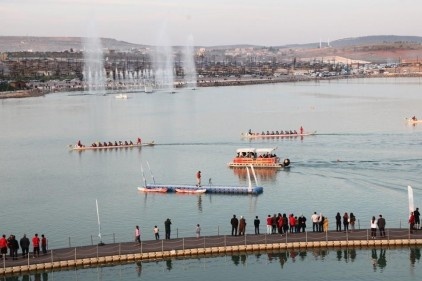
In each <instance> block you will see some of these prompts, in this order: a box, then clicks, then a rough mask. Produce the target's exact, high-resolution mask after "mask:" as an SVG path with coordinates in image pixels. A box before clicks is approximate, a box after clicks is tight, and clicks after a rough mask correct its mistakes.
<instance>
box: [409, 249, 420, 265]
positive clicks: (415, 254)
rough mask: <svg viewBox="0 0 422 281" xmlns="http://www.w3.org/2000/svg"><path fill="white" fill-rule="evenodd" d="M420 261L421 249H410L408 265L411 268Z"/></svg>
mask: <svg viewBox="0 0 422 281" xmlns="http://www.w3.org/2000/svg"><path fill="white" fill-rule="evenodd" d="M420 259H421V249H419V248H413V249H412V248H411V249H410V263H411V265H412V266H414V265H415V263H416V261H418V262H419V261H420Z"/></svg>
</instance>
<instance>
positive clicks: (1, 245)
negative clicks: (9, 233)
mask: <svg viewBox="0 0 422 281" xmlns="http://www.w3.org/2000/svg"><path fill="white" fill-rule="evenodd" d="M0 253H1V256H2V258H3V259H6V260H7V258H6V254H7V239H6V235H5V234H3V236H2V237H1V238H0Z"/></svg>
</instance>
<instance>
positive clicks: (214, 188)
mask: <svg viewBox="0 0 422 281" xmlns="http://www.w3.org/2000/svg"><path fill="white" fill-rule="evenodd" d="M145 187H146V188H147V189H155V188H167V190H168V192H176V189H182V190H190V191H195V190H201V189H205V190H206V193H220V194H253V195H258V194H261V193H262V192H263V191H264V188H263V187H262V186H252V187H248V186H229V185H201V186H197V185H189V184H171V185H168V184H146V185H145Z"/></svg>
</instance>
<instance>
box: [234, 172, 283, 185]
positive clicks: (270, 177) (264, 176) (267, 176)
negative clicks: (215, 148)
mask: <svg viewBox="0 0 422 281" xmlns="http://www.w3.org/2000/svg"><path fill="white" fill-rule="evenodd" d="M231 169H232V170H233V173H234V174H235V175H236V176H238V177H239V179H240V180H241V181H243V182H249V179H248V174H247V172H246V169H245V168H231ZM277 172H278V170H277V169H271V168H270V169H255V174H256V177H257V178H258V181H259V182H260V183H262V182H275V180H276V178H277ZM251 180H252V181H253V180H254V179H253V177H252V178H251Z"/></svg>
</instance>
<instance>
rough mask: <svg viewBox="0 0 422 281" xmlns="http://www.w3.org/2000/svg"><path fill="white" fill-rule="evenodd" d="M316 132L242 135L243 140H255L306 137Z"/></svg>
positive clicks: (277, 132) (276, 132) (250, 133)
mask: <svg viewBox="0 0 422 281" xmlns="http://www.w3.org/2000/svg"><path fill="white" fill-rule="evenodd" d="M316 133H317V132H316V131H313V132H301V133H300V132H299V133H298V132H296V131H292V132H291V133H290V131H289V133H287V131H285V132H279V131H275V132H274V131H272V132H269V131H267V133H265V132H262V133H253V132H247V133H242V134H241V135H242V137H243V138H248V139H254V138H293V137H306V136H313V135H316Z"/></svg>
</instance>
